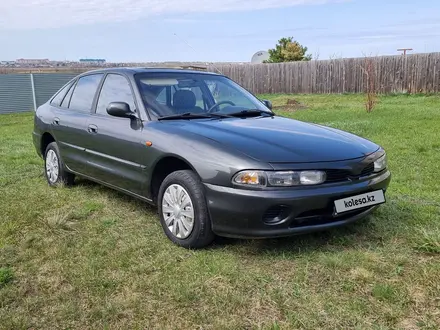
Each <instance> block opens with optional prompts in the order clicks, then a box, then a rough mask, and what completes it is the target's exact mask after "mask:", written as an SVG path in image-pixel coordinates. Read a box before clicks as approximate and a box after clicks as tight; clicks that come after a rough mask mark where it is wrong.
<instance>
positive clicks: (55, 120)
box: [52, 117, 60, 125]
mask: <svg viewBox="0 0 440 330" xmlns="http://www.w3.org/2000/svg"><path fill="white" fill-rule="evenodd" d="M52 123H53V124H54V125H59V124H60V118H58V117H55V118H54V119H53V121H52Z"/></svg>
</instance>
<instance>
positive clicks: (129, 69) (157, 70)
mask: <svg viewBox="0 0 440 330" xmlns="http://www.w3.org/2000/svg"><path fill="white" fill-rule="evenodd" d="M109 72H113V73H125V74H131V75H134V74H136V73H188V74H206V75H213V76H221V75H219V74H217V73H214V72H207V71H200V70H191V69H172V68H142V67H114V68H103V69H95V70H89V71H87V72H84V73H82V74H81V75H80V76H84V75H87V74H91V73H109Z"/></svg>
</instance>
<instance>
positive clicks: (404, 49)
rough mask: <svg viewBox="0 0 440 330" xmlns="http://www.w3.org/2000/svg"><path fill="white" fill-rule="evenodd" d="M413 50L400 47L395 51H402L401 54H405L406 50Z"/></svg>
mask: <svg viewBox="0 0 440 330" xmlns="http://www.w3.org/2000/svg"><path fill="white" fill-rule="evenodd" d="M410 50H413V49H412V48H400V49H398V50H397V51H398V52H403V53H402V55H403V56H405V55H406V52H407V51H410Z"/></svg>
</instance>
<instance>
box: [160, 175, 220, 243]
mask: <svg viewBox="0 0 440 330" xmlns="http://www.w3.org/2000/svg"><path fill="white" fill-rule="evenodd" d="M158 209H159V216H160V221H161V224H162V227H163V230H164V231H165V234H166V235H167V237H168V238H169V239H170V240H171V241H172V242H174V243H175V244H177V245H179V246H182V247H184V248H187V249H199V248H203V247H206V246H208V245H210V244H211V243H212V241H213V240H214V233H213V232H212V229H211V219H210V217H209V212H208V206H207V204H206V199H205V195H204V191H203V185H202V183H201V181H200V179H199V177H198V176H197V175H196V174H195V173H194V172H193V171H190V170H183V171H176V172H173V173H171V174H170V175H168V176H167V177H166V178H165V180H164V181H163V182H162V184H161V186H160V189H159V196H158ZM191 217H192V219H191Z"/></svg>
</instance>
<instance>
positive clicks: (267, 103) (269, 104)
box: [262, 100, 272, 110]
mask: <svg viewBox="0 0 440 330" xmlns="http://www.w3.org/2000/svg"><path fill="white" fill-rule="evenodd" d="M262 102H263V103H264V105H265V106H266V107H268V108H269V110H272V102H270V101H269V100H262Z"/></svg>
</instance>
